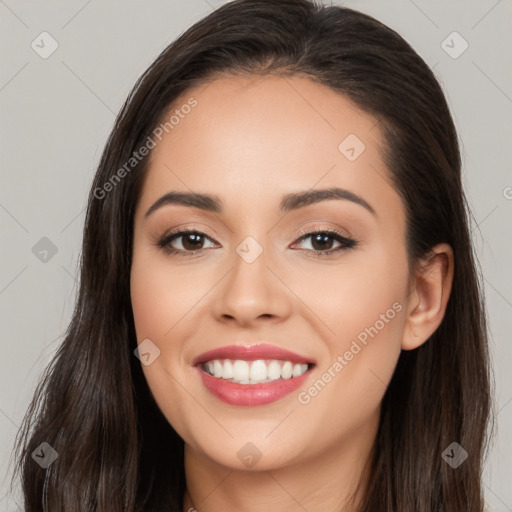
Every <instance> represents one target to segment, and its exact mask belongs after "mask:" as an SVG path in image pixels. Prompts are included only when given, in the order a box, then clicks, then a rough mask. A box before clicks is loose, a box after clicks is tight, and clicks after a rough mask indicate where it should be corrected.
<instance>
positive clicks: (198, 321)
mask: <svg viewBox="0 0 512 512" xmlns="http://www.w3.org/2000/svg"><path fill="white" fill-rule="evenodd" d="M460 167H461V162H460V155H459V148H458V143H457V136H456V132H455V128H454V124H453V121H452V118H451V115H450V112H449V109H448V106H447V104H446V101H445V98H444V96H443V93H442V91H441V89H440V87H439V85H438V83H437V81H436V80H435V78H434V76H433V74H432V72H431V71H430V69H429V68H428V67H427V65H426V64H425V63H424V61H423V60H422V59H421V58H420V57H419V56H418V55H417V54H416V53H415V52H414V50H413V49H412V48H411V47H410V46H409V45H408V44H407V43H406V42H405V41H404V40H403V39H402V38H401V37H400V36H399V35H398V34H396V33H395V32H394V31H392V30H391V29H389V28H388V27H386V26H384V25H382V24H381V23H379V22H378V21H376V20H374V19H373V18H371V17H369V16H367V15H364V14H361V13H358V12H356V11H353V10H350V9H346V8H342V7H338V6H328V7H327V6H319V5H315V4H314V3H312V2H309V1H307V0H299V1H287V0H279V1H276V2H268V1H263V0H237V1H234V2H231V3H228V4H226V5H224V6H222V7H221V8H219V9H218V10H216V11H215V12H213V13H212V14H211V15H209V16H207V17H206V18H204V19H203V20H201V21H200V22H198V23H197V24H195V25H194V26H193V27H192V28H191V29H189V30H188V31H187V32H185V33H184V34H183V35H182V36H180V37H179V38H178V40H177V41H175V42H174V43H173V44H171V45H170V46H169V47H168V48H167V49H165V50H164V51H163V52H162V54H161V55H160V56H159V57H158V58H157V60H156V61H155V62H154V63H153V64H152V65H151V66H150V68H149V69H148V70H147V72H146V73H144V75H143V76H142V77H141V78H140V79H139V81H138V82H137V84H136V85H135V87H134V89H133V91H132V93H131V94H130V96H129V98H128V99H127V101H126V103H125V105H124V107H123V109H122V111H121V113H120V115H119V117H118V119H117V121H116V124H115V126H114V129H113V131H112V133H111V135H110V138H109V140H108V142H107V144H106V148H105V150H104V153H103V156H102V159H101V162H100V165H99V168H98V171H97V173H96V176H95V179H94V183H93V185H92V188H91V193H90V197H89V204H88V210H87V217H86V223H85V230H84V242H83V251H82V261H81V280H80V290H79V294H78V298H77V304H76V308H75V312H74V315H73V318H72V321H71V323H70V326H69V328H68V331H67V335H66V338H65V340H64V342H63V344H62V346H61V347H60V348H59V350H58V352H57V354H56V356H55V358H54V360H53V362H52V364H51V365H50V366H49V368H48V370H47V373H46V375H45V378H44V380H43V382H42V383H41V385H40V386H39V387H38V389H37V391H36V396H35V397H34V400H33V402H32V404H31V407H30V409H29V411H28V412H27V415H26V418H25V420H24V424H23V427H22V430H21V431H20V435H19V440H18V446H17V457H18V459H19V462H20V465H19V472H20V476H21V480H22V484H23V492H24V497H25V501H26V503H25V510H27V511H28V512H30V511H36V510H37V511H40V510H51V511H52V512H57V511H64V510H66V511H68V510H77V511H78V510H83V511H86V510H87V511H89V510H91V511H92V510H95V511H109V512H110V511H114V510H126V511H166V510H173V511H185V510H188V511H192V510H198V511H200V512H201V511H208V512H215V511H220V510H222V511H225V510H240V509H241V510H246V511H260V510H267V509H269V507H272V508H273V509H275V510H287V511H289V510H308V511H315V510H332V511H344V512H348V511H364V512H369V511H375V510H378V511H389V512H391V511H397V512H398V511H400V512H403V511H421V512H423V511H450V512H467V511H482V510H483V509H484V502H483V496H482V494H483V493H482V488H481V482H480V477H481V471H482V464H483V461H484V456H485V448H486V441H487V435H488V422H489V417H490V409H491V398H490V391H489V388H490V384H489V382H490V369H489V359H488V352H487V335H486V324H485V314H484V307H483V301H482V298H481V295H480V289H479V283H478V279H477V273H476V270H475V262H474V258H473V253H472V247H471V244H470V238H469V233H468V223H467V212H468V209H467V206H466V202H465V197H464V193H463V190H462V186H461V174H460V172H461V170H460ZM43 443H46V444H43ZM49 454H50V455H51V456H50V455H49ZM38 457H39V458H40V459H43V460H45V461H46V463H45V464H41V461H39V463H38V464H36V462H38V461H37V458H38ZM50 460H51V462H50ZM43 466H46V467H43Z"/></svg>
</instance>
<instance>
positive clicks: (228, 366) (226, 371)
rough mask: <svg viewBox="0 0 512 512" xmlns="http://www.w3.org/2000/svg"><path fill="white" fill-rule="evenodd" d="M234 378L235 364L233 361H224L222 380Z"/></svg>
mask: <svg viewBox="0 0 512 512" xmlns="http://www.w3.org/2000/svg"><path fill="white" fill-rule="evenodd" d="M233 376H234V373H233V364H232V363H231V361H224V365H223V370H222V378H223V379H232V378H233Z"/></svg>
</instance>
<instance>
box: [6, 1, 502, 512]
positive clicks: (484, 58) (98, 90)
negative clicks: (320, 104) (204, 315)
mask: <svg viewBox="0 0 512 512" xmlns="http://www.w3.org/2000/svg"><path fill="white" fill-rule="evenodd" d="M221 3H224V2H220V1H215V0H208V1H207V0H182V1H177V0H173V1H154V0H153V1H147V0H144V1H142V0H140V1H136V2H134V1H132V2H129V1H123V2H121V1H116V2H114V1H105V0H102V1H99V0H88V1H87V0H83V1H80V2H78V1H66V2H48V1H38V2H23V1H17V0H0V25H1V26H0V44H1V48H2V51H1V54H0V55H1V58H0V120H1V123H0V127H1V134H0V135H1V136H0V140H1V159H0V162H1V188H0V226H1V244H0V251H1V260H0V261H1V267H0V268H1V272H0V311H1V341H0V343H1V345H0V346H1V355H0V469H1V470H2V473H1V474H0V485H1V487H0V510H2V511H6V512H14V511H18V510H21V507H19V505H17V504H16V502H18V503H21V500H20V496H19V495H16V494H15V495H14V496H11V495H9V494H8V483H9V480H10V474H11V471H12V465H13V463H14V461H12V460H10V456H11V450H12V445H13V440H14V436H15V434H16V432H17V429H18V427H19V425H20V424H21V420H22V418H23V415H24V413H25V411H26V408H27V406H28V403H29V400H30V398H31V396H32V394H33V391H34V389H35V386H36V383H37V382H38V380H39V378H40V375H41V372H42V371H43V368H44V367H45V366H46V365H47V364H48V362H49V360H50V358H51V356H52V354H53V353H54V352H55V350H56V349H57V347H58V346H59V343H60V342H61V340H62V335H63V333H64V331H65V329H66V326H67V324H68V322H69V320H70V316H71V312H72V307H73V303H74V299H75V293H76V290H77V288H76V286H77V283H76V277H75V276H76V275H77V262H78V258H79V254H80V244H81V237H82V229H83V222H84V208H85V205H86V198H87V194H88V190H89V188H90V185H91V181H92V177H93V174H94V172H95V169H96V166H97V164H98V161H99V157H100V154H101V151H102V149H103V145H104V143H105V141H106V138H107V136H108V134H109V132H110V130H111V128H112V125H113V121H114V118H115V115H116V114H117V112H118V110H119V109H120V107H121V105H122V103H123V102H124V100H125V98H126V96H127V94H128V92H129V90H130V89H131V87H132V86H133V84H134V83H135V81H136V79H137V78H138V76H139V75H140V74H141V73H142V72H143V71H144V70H145V69H146V68H147V67H148V66H149V65H150V64H151V62H152V61H153V60H154V58H155V57H156V56H157V55H158V54H159V53H160V51H161V50H162V49H163V48H164V47H165V46H167V45H168V44H169V43H170V42H171V41H172V40H173V39H175V38H176V37H177V36H178V35H179V34H180V33H182V32H183V31H184V30H186V29H187V28H188V27H190V26H191V25H192V24H193V23H194V22H196V21H197V20H199V19H200V18H202V17H203V16H205V15H206V14H208V13H209V12H211V11H212V10H213V9H215V8H217V7H218V6H220V5H221ZM344 5H346V6H348V7H353V8H355V9H359V10H361V11H363V12H366V13H368V14H370V15H372V16H374V17H375V18H377V19H379V20H380V21H382V22H384V23H385V24H387V25H388V26H390V27H391V28H393V29H395V30H396V31H397V32H398V33H399V34H401V35H402V36H403V37H404V38H405V39H406V40H407V41H409V43H410V44H411V45H412V46H413V47H414V48H415V49H416V51H417V52H418V53H419V54H420V55H421V56H422V57H423V58H424V59H425V61H426V62H427V64H428V65H429V66H430V67H431V68H432V69H433V70H434V73H435V75H436V76H437V77H438V79H439V81H440V82H441V85H442V87H443V89H444V91H445V93H446V96H447V99H448V102H449V104H450V108H451V110H452V113H453V116H454V119H455V123H456V126H457V129H458V133H459V137H460V140H461V148H462V156H463V162H464V169H463V172H464V185H465V189H466V193H467V196H468V199H469V202H470V205H471V208H472V212H473V216H474V219H473V226H472V229H473V237H474V244H475V247H476V251H477V254H478V257H479V259H480V263H481V267H482V273H483V276H484V289H485V294H486V299H487V308H488V312H489V319H490V322H489V323H490V326H489V328H490V332H491V351H492V357H493V362H494V367H495V380H496V393H495V400H496V408H497V411H499V413H498V417H497V421H498V435H497V437H496V441H495V444H494V446H493V448H492V451H491V455H490V457H489V459H488V462H487V465H486V470H485V477H484V482H485V491H486V495H487V500H488V503H489V506H490V510H493V511H497V512H506V511H512V486H510V482H512V468H511V461H512V443H511V442H510V441H511V440H512V434H511V432H512V372H511V361H512V342H511V338H510V331H511V328H512V321H511V317H512V315H511V313H512V279H511V268H512V266H511V265H510V261H511V257H512V237H511V236H510V233H511V230H510V221H511V216H512V215H511V214H512V173H511V172H510V163H511V161H512V144H511V141H512V136H511V135H512V133H511V132H512V128H511V126H512V125H511V120H512V72H511V69H512V68H511V65H510V64H511V62H510V60H511V59H510V57H511V55H510V48H512V1H510V0H498V1H497V0H479V1H466V0H464V1H462V0H461V1H431V0H428V1H427V0H422V1H420V0H414V1H413V0H393V1H387V0H376V1H366V0H360V1H346V2H344ZM42 32H46V33H47V34H43V35H41V33H42ZM454 32H456V34H454ZM42 38H43V39H44V43H41V39H42ZM56 45H58V46H56ZM466 46H467V48H466ZM43 47H44V48H43ZM54 48H55V50H54V51H53V53H52V54H51V55H45V52H47V53H48V52H50V51H51V50H53V49H54ZM43 57H46V58H43ZM41 239H43V240H41ZM41 248H43V249H41ZM41 250H46V251H47V253H46V254H45V256H42V255H41ZM45 258H46V260H45ZM9 463H10V465H9Z"/></svg>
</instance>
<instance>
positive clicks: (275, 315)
mask: <svg viewBox="0 0 512 512" xmlns="http://www.w3.org/2000/svg"><path fill="white" fill-rule="evenodd" d="M248 261H250V259H249V260H245V259H244V258H243V257H241V256H239V254H238V253H235V254H234V257H233V267H232V268H231V270H230V271H229V272H228V273H227V275H226V276H225V277H224V279H223V280H222V283H221V284H220V286H219V287H218V288H217V293H216V296H215V297H214V298H213V311H214V315H215V317H216V319H217V320H218V321H221V322H232V323H237V324H239V325H240V326H243V327H250V326H256V325H257V324H259V323H261V322H263V321H264V322H265V323H268V322H273V323H278V322H281V321H283V320H284V319H285V318H287V317H288V316H289V315H290V311H291V300H292V298H291V297H292V294H291V292H290V290H289V289H288V288H287V286H286V284H285V283H284V282H283V281H282V279H280V278H279V273H280V272H279V271H278V269H276V268H275V265H273V264H272V262H271V261H270V258H268V257H267V254H266V251H265V250H263V252H262V253H261V254H260V255H259V256H258V257H257V258H256V259H255V260H254V261H252V262H250V263H249V262H248ZM272 267H274V268H272Z"/></svg>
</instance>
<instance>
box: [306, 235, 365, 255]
mask: <svg viewBox="0 0 512 512" xmlns="http://www.w3.org/2000/svg"><path fill="white" fill-rule="evenodd" d="M308 239H311V241H310V243H309V245H310V246H311V249H308V251H309V252H311V251H312V256H314V257H318V256H322V255H325V254H332V253H334V252H338V251H343V250H347V249H351V248H352V247H355V246H356V245H357V242H356V241H355V240H353V239H351V238H347V237H346V236H343V235H342V234H341V233H339V232H337V231H328V230H316V231H311V232H309V233H306V234H305V235H304V236H302V237H301V238H300V239H299V240H298V242H299V243H300V242H301V241H304V240H308ZM336 242H337V243H338V244H339V246H338V247H334V248H333V244H334V243H336Z"/></svg>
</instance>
